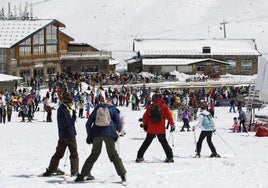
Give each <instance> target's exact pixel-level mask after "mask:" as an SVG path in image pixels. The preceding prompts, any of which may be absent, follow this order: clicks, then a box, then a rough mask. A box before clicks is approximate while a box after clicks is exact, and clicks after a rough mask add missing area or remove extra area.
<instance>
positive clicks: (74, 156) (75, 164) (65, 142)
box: [48, 137, 79, 174]
mask: <svg viewBox="0 0 268 188" xmlns="http://www.w3.org/2000/svg"><path fill="white" fill-rule="evenodd" d="M67 147H68V148H69V151H70V156H69V158H70V162H71V174H76V173H77V172H78V170H79V158H78V153H77V143H76V138H75V137H73V138H60V139H59V140H58V145H57V147H56V152H55V154H54V155H53V156H52V158H51V160H50V163H49V167H48V170H49V171H51V172H53V171H55V170H57V169H58V166H59V162H60V159H61V158H62V157H63V156H64V153H65V150H66V148H67Z"/></svg>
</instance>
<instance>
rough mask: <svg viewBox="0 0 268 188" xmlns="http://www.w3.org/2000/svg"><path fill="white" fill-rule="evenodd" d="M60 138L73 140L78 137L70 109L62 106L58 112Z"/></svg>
mask: <svg viewBox="0 0 268 188" xmlns="http://www.w3.org/2000/svg"><path fill="white" fill-rule="evenodd" d="M57 121H58V131H59V138H72V137H74V136H75V135H76V130H75V126H74V121H73V119H72V117H71V114H70V112H69V109H68V108H67V106H65V105H64V104H61V105H60V106H59V108H58V112H57Z"/></svg>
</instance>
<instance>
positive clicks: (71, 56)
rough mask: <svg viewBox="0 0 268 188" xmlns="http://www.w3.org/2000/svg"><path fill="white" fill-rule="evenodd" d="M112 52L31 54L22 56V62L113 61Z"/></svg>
mask: <svg viewBox="0 0 268 188" xmlns="http://www.w3.org/2000/svg"><path fill="white" fill-rule="evenodd" d="M111 58H112V52H110V51H80V52H59V53H53V54H30V55H23V56H20V58H19V59H20V62H36V61H45V60H87V59H111Z"/></svg>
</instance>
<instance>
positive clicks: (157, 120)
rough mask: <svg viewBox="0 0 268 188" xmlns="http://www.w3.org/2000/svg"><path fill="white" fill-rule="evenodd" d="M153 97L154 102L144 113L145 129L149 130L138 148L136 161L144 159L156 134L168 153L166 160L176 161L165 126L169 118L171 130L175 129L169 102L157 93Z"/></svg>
mask: <svg viewBox="0 0 268 188" xmlns="http://www.w3.org/2000/svg"><path fill="white" fill-rule="evenodd" d="M153 98H154V100H153V104H150V105H149V106H148V107H147V109H146V111H145V113H144V114H143V125H144V130H146V131H147V135H146V138H145V140H144V142H143V143H142V145H141V147H140V148H139V150H138V153H137V159H136V162H137V163H139V162H142V161H144V158H143V155H144V153H145V151H146V150H147V149H148V147H149V146H150V144H151V143H152V141H153V139H154V138H155V137H156V136H157V138H158V140H159V142H160V143H161V145H162V147H163V149H164V151H165V154H166V159H165V161H164V162H167V163H169V162H174V160H173V152H172V149H171V147H170V146H169V144H168V141H167V139H166V127H165V120H166V119H167V120H168V122H169V124H170V132H173V131H175V125H174V120H173V118H172V115H171V113H170V111H169V109H168V106H167V104H166V103H165V101H164V100H163V99H162V98H161V95H158V94H155V96H153ZM155 108H158V109H159V112H158V111H157V110H154V109H155Z"/></svg>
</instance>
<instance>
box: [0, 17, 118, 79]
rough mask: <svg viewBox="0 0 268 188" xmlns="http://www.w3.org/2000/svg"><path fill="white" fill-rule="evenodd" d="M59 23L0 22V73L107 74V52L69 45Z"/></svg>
mask: <svg viewBox="0 0 268 188" xmlns="http://www.w3.org/2000/svg"><path fill="white" fill-rule="evenodd" d="M64 28H65V25H64V24H63V23H61V22H59V21H58V20H55V19H50V20H48V19H47V20H40V19H0V73H4V74H10V75H14V76H25V75H27V76H30V77H42V78H48V76H49V75H52V74H57V73H70V72H71V73H76V72H77V73H83V72H87V73H91V72H93V73H96V72H98V73H110V72H114V71H115V67H116V61H114V60H113V59H112V54H111V52H109V51H100V50H98V49H96V48H94V47H92V46H90V45H88V44H75V43H71V42H72V41H74V39H73V38H72V37H70V36H68V35H66V34H65V33H63V32H62V29H64Z"/></svg>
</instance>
